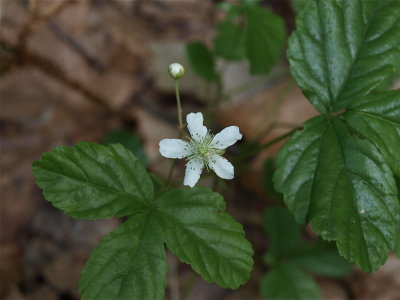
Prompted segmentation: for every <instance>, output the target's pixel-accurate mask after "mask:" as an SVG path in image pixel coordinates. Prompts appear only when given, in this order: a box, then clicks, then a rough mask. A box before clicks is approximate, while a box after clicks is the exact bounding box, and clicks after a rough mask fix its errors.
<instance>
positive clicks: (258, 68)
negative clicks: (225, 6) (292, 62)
mask: <svg viewBox="0 0 400 300" xmlns="http://www.w3.org/2000/svg"><path fill="white" fill-rule="evenodd" d="M245 16H246V26H245V46H246V55H247V58H248V59H249V62H250V72H251V73H252V74H265V73H267V72H268V71H269V70H270V69H271V68H272V67H273V66H274V65H275V64H277V63H278V62H279V59H280V57H281V54H282V49H283V46H284V43H285V24H284V22H283V20H282V18H281V17H279V16H277V15H275V14H274V13H272V12H270V11H268V10H266V9H264V8H262V7H258V6H249V7H246V9H245Z"/></svg>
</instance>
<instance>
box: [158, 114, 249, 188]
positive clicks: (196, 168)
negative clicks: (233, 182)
mask: <svg viewBox="0 0 400 300" xmlns="http://www.w3.org/2000/svg"><path fill="white" fill-rule="evenodd" d="M186 121H187V127H188V130H189V132H190V135H191V137H190V138H189V140H188V141H187V142H185V141H183V140H180V139H164V140H162V141H161V142H160V153H161V155H162V156H164V157H168V158H185V157H186V158H187V159H188V163H187V164H186V172H185V179H184V182H183V184H184V185H188V186H190V187H193V186H194V185H195V184H196V183H197V181H198V180H199V178H200V175H201V172H202V170H203V168H204V167H206V168H207V169H208V168H210V169H212V170H213V171H214V172H215V173H216V174H217V175H218V176H219V177H221V178H223V179H232V178H233V177H234V170H233V166H232V164H231V163H230V162H229V161H228V160H226V159H225V158H223V157H222V156H221V155H222V154H224V152H225V149H226V148H227V147H229V146H231V145H233V144H234V143H236V141H238V140H240V139H242V134H241V133H240V132H239V127H237V126H229V127H226V128H225V129H223V130H222V131H221V132H220V133H218V134H216V135H215V136H213V135H211V134H210V133H209V132H208V130H207V127H205V126H204V125H203V115H202V113H190V114H188V115H187V116H186Z"/></svg>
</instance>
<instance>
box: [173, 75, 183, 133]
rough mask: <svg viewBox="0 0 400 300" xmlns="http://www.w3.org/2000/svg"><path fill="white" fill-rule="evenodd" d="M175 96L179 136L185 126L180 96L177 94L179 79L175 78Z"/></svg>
mask: <svg viewBox="0 0 400 300" xmlns="http://www.w3.org/2000/svg"><path fill="white" fill-rule="evenodd" d="M175 96H176V107H177V110H178V121H179V137H182V133H183V129H184V128H185V126H184V125H183V121H182V106H181V97H180V94H179V79H176V80H175Z"/></svg>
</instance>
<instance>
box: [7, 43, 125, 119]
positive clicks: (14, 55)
mask: <svg viewBox="0 0 400 300" xmlns="http://www.w3.org/2000/svg"><path fill="white" fill-rule="evenodd" d="M0 44H1V47H4V48H7V49H9V50H10V51H9V55H7V57H6V59H8V61H9V62H10V65H17V66H19V67H21V66H25V65H26V66H31V67H34V68H36V69H38V70H39V71H41V72H42V73H44V74H46V75H49V76H50V77H51V78H54V79H56V80H58V81H60V82H61V83H63V84H64V85H66V86H68V87H69V88H71V89H73V90H75V91H77V92H79V93H81V94H82V95H84V96H85V97H86V99H88V100H90V101H91V102H92V103H93V104H95V105H97V106H100V107H101V108H102V109H103V110H105V111H106V112H107V113H108V114H110V115H115V116H119V117H121V118H122V119H123V120H124V121H127V120H130V119H131V117H130V116H129V115H128V114H126V113H125V112H120V111H118V110H116V109H115V108H113V107H112V106H110V105H109V103H108V102H107V101H106V100H105V99H104V98H102V97H101V96H99V95H97V94H96V93H94V92H92V91H90V90H89V89H87V88H86V87H85V86H83V85H82V84H81V83H80V82H79V81H78V80H75V79H73V78H70V77H68V76H67V75H66V74H65V73H64V72H63V70H62V69H61V68H60V67H59V66H58V65H57V64H55V63H54V62H52V61H50V60H48V59H47V58H45V57H43V56H41V55H39V54H36V53H33V52H31V51H29V50H27V49H25V51H24V52H23V55H24V58H23V59H20V57H19V55H21V52H20V51H18V50H17V49H16V47H15V46H13V45H11V44H10V43H8V42H7V41H5V40H4V39H2V38H0Z"/></svg>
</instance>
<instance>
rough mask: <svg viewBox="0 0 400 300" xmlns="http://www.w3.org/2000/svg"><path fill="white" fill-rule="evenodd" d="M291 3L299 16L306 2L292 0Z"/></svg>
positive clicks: (304, 0) (305, 0) (303, 0)
mask: <svg viewBox="0 0 400 300" xmlns="http://www.w3.org/2000/svg"><path fill="white" fill-rule="evenodd" d="M291 2H292V7H293V8H294V11H295V13H296V14H299V13H300V12H301V11H302V10H303V9H304V7H306V5H307V3H308V1H307V0H292V1H291Z"/></svg>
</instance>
